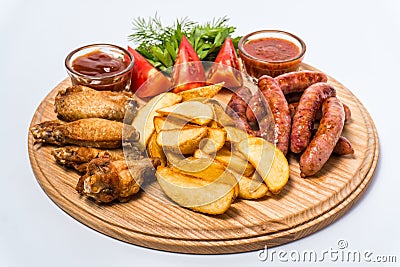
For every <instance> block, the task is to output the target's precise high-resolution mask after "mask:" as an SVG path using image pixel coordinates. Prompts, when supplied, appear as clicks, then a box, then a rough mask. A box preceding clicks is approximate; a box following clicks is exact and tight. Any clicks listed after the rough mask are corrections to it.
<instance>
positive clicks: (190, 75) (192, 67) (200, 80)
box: [172, 36, 206, 93]
mask: <svg viewBox="0 0 400 267" xmlns="http://www.w3.org/2000/svg"><path fill="white" fill-rule="evenodd" d="M205 81H206V77H205V72H204V68H203V64H202V63H201V61H200V59H199V56H198V55H197V53H196V51H195V50H194V49H193V47H192V45H191V44H190V43H189V41H188V39H187V38H186V37H185V36H182V40H181V43H180V45H179V50H178V55H177V57H176V61H175V65H174V69H173V71H172V83H173V85H174V92H175V93H178V92H181V91H185V90H189V89H192V88H196V87H200V86H204V85H205V84H206V83H205Z"/></svg>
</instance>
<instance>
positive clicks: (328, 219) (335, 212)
mask: <svg viewBox="0 0 400 267" xmlns="http://www.w3.org/2000/svg"><path fill="white" fill-rule="evenodd" d="M302 69H307V70H316V69H315V68H313V67H311V66H309V65H306V64H302ZM329 83H331V84H332V85H334V86H335V87H336V89H337V95H338V98H339V99H340V100H342V102H343V103H345V104H347V105H348V106H349V107H350V108H351V111H352V119H351V121H350V122H349V123H347V124H346V126H345V129H344V132H343V135H344V136H345V137H347V138H348V139H349V140H350V141H351V143H352V145H353V147H354V150H355V154H354V155H353V156H342V157H338V156H332V157H331V158H330V159H329V161H328V162H327V164H326V165H325V166H324V168H323V169H322V170H321V171H320V172H319V173H317V175H315V176H314V177H312V178H307V179H303V178H300V171H299V165H298V159H299V157H298V156H296V155H293V154H289V156H288V160H289V164H290V179H289V182H288V184H287V185H286V186H285V188H284V190H283V191H282V192H281V193H280V194H279V195H277V196H273V197H265V198H262V199H260V200H255V201H254V200H236V201H235V202H234V203H233V205H232V206H231V208H230V209H229V210H228V211H227V212H226V213H225V214H223V215H218V216H210V215H204V214H200V213H196V212H193V211H190V210H188V209H185V208H181V207H177V206H175V205H172V204H171V203H170V202H169V201H161V200H160V199H158V198H155V197H153V196H152V195H153V194H155V192H156V193H157V194H160V189H159V187H158V185H157V183H156V182H154V183H151V185H150V187H149V189H148V190H147V189H146V190H145V191H140V192H139V193H138V194H137V195H135V196H134V197H133V198H132V200H130V201H129V202H128V203H122V204H120V203H114V204H108V205H98V204H96V203H95V202H94V201H92V200H90V199H87V198H86V197H81V196H80V195H79V194H78V193H77V192H76V190H75V185H76V183H77V180H78V178H79V175H78V174H77V173H76V172H74V171H72V170H69V169H66V168H64V167H62V166H59V165H57V164H56V163H55V160H54V158H53V157H52V156H51V155H50V151H51V150H52V149H53V148H54V147H52V146H45V145H42V146H39V145H34V144H33V137H32V135H31V134H29V136H28V150H29V157H30V161H31V165H32V168H33V171H34V173H35V176H36V178H37V180H38V182H39V184H40V185H41V187H42V188H43V190H44V192H45V193H46V194H47V195H48V196H49V197H50V199H51V200H52V201H54V203H55V204H56V205H57V206H59V207H60V208H61V209H62V210H64V211H65V212H66V213H67V214H69V215H70V216H72V217H73V218H75V219H76V220H78V221H80V222H81V223H83V224H84V225H86V226H88V227H90V228H92V229H95V230H97V231H99V232H100V233H103V234H105V235H108V236H111V237H113V238H116V239H119V240H122V241H125V242H128V243H131V244H135V245H139V246H144V247H148V248H154V249H159V250H165V251H173V252H182V253H195V254H222V253H235V252H243V251H251V250H257V249H262V248H264V246H265V245H267V246H268V247H273V246H277V245H281V244H284V243H287V242H291V241H294V240H297V239H299V238H302V237H304V236H307V235H309V234H311V233H314V232H316V231H318V230H319V229H321V228H323V227H326V226H328V225H329V224H330V223H332V222H333V221H335V220H336V219H338V218H339V217H340V216H341V215H343V214H344V213H345V212H346V211H348V210H349V209H350V208H351V206H352V205H353V204H354V203H355V201H356V200H358V199H359V198H360V197H361V196H362V194H363V192H365V189H366V188H367V186H368V184H369V182H370V181H371V179H372V177H373V174H374V171H375V168H376V165H377V161H378V156H379V143H378V135H377V132H376V128H375V126H374V123H373V121H372V119H371V117H370V115H369V114H368V111H367V110H366V109H365V107H364V106H363V105H362V104H361V103H360V101H359V100H358V99H357V98H356V97H355V96H354V95H353V94H352V93H351V91H350V90H348V89H347V88H345V87H344V86H343V85H342V84H340V83H339V82H338V81H336V80H335V79H333V78H332V77H330V78H329ZM69 85H70V81H69V79H65V80H64V81H62V82H61V83H60V84H59V85H57V86H56V87H55V88H54V89H53V90H52V91H51V92H50V93H49V94H48V95H47V96H46V98H45V99H44V100H43V101H42V103H41V104H40V105H39V107H38V108H37V110H36V112H35V114H34V116H33V119H32V122H31V125H34V124H36V123H39V122H43V121H46V120H52V119H55V118H56V115H55V113H54V106H53V104H54V97H55V95H56V93H57V91H58V90H59V89H61V88H65V87H67V86H69ZM161 194H162V193H161Z"/></svg>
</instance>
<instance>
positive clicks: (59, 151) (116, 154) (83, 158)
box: [51, 146, 140, 173]
mask: <svg viewBox="0 0 400 267" xmlns="http://www.w3.org/2000/svg"><path fill="white" fill-rule="evenodd" d="M51 154H52V155H53V156H54V158H55V160H56V161H57V163H58V164H61V165H64V166H67V167H71V168H74V169H75V170H77V171H78V172H81V173H84V172H86V167H87V165H88V163H89V162H90V161H91V160H92V159H94V158H99V157H102V156H106V155H108V156H109V157H110V159H111V160H113V161H118V160H124V159H125V157H124V152H123V151H122V149H112V150H104V149H98V148H93V147H81V146H63V147H57V148H55V149H54V150H53V151H52V152H51ZM139 158H140V155H137V158H136V159H139Z"/></svg>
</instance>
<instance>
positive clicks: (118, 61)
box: [65, 44, 134, 91]
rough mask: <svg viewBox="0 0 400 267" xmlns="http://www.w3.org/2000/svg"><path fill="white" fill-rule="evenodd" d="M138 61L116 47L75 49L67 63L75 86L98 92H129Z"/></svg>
mask: <svg viewBox="0 0 400 267" xmlns="http://www.w3.org/2000/svg"><path fill="white" fill-rule="evenodd" d="M133 65H134V58H133V56H132V54H131V53H130V52H129V51H127V50H126V49H124V48H122V47H119V46H116V45H113V44H91V45H86V46H83V47H80V48H78V49H75V50H74V51H72V52H71V53H69V54H68V56H67V57H66V59H65V67H66V68H67V72H68V75H69V77H70V78H71V82H72V84H73V85H84V86H88V87H91V88H93V89H96V90H108V91H123V90H129V87H130V84H131V76H132V69H133Z"/></svg>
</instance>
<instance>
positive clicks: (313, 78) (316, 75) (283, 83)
mask: <svg viewBox="0 0 400 267" xmlns="http://www.w3.org/2000/svg"><path fill="white" fill-rule="evenodd" d="M275 80H276V81H277V82H278V85H279V87H280V88H281V89H282V92H283V94H284V95H286V94H289V93H294V92H303V91H304V90H306V89H307V88H308V87H309V86H310V85H312V84H314V83H318V82H327V81H328V77H327V76H326V74H324V73H322V72H319V71H296V72H289V73H285V74H282V75H280V76H278V77H275Z"/></svg>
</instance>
